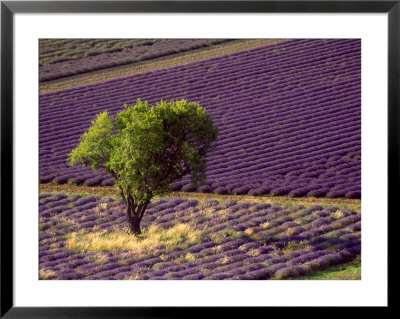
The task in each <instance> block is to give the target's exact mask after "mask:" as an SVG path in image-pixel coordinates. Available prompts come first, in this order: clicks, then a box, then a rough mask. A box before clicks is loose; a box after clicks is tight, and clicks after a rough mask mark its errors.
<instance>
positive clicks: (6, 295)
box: [0, 0, 400, 318]
mask: <svg viewBox="0 0 400 319" xmlns="http://www.w3.org/2000/svg"><path fill="white" fill-rule="evenodd" d="M67 12H68V13H91V12H93V13H105V12H107V13H118V12H137V13H142V12H161V13H166V12H168V13H178V12H183V13H192V12H195V13H198V12H204V13H213V12H246V13H255V12H269V13H295V12H297V13H299V12H307V13H308V12H309V13H311V12H312V13H327V12H329V13H346V12H348V13H357V12H359V13H387V14H388V45H389V47H388V67H389V69H388V76H389V77H388V107H389V109H388V115H389V116H388V137H389V138H388V150H389V153H388V159H389V161H388V207H389V209H388V212H387V213H388V218H390V220H392V217H391V216H390V215H393V214H395V213H398V212H399V211H400V210H399V202H398V198H397V197H398V190H399V189H400V187H399V186H400V178H399V177H400V172H399V155H400V148H399V144H400V129H399V128H400V126H399V124H398V123H399V122H400V116H399V115H400V103H399V102H400V55H399V52H400V32H399V31H400V1H363V0H360V1H310V0H309V1H281V0H276V1H273V0H272V1H1V243H0V244H1V247H0V251H1V281H0V284H1V291H0V292H1V312H0V316H1V318H3V317H5V318H109V317H112V318H153V317H155V318H159V317H164V318H176V317H185V318H186V317H187V318H190V317H192V316H193V314H196V315H207V316H209V315H213V316H225V315H226V314H227V313H226V309H224V308H216V309H215V308H214V309H210V308H197V309H196V310H195V311H194V309H192V308H190V307H184V308H179V307H170V308H159V307H154V308H143V307H122V308H121V307H119V308H115V307H87V308H82V307H59V308H48V307H32V308H25V307H15V306H14V303H13V293H14V291H13V231H12V229H13V218H12V216H13V214H12V212H13V160H14V159H13V54H14V52H13V17H14V14H15V13H67ZM380 213H382V214H383V213H385V212H380ZM389 225H392V227H393V222H392V223H388V228H390V227H389ZM388 233H390V234H392V232H390V229H388ZM389 244H390V241H389V238H388V247H389ZM388 256H389V255H388ZM389 261H390V259H389ZM389 284H390V280H388V286H389ZM32 293H34V292H32ZM390 305H391V302H390V298H389V299H388V307H384V309H389V308H390ZM291 310H292V311H293V312H295V311H296V312H295V313H296V315H299V314H300V313H302V312H304V313H305V312H306V311H308V310H307V309H304V308H296V309H295V308H293V307H292V308H291ZM248 311H249V310H248V309H246V308H240V309H235V314H237V315H245V314H247V315H248V314H249V313H248ZM333 311H335V310H333Z"/></svg>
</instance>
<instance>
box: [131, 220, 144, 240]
mask: <svg viewBox="0 0 400 319" xmlns="http://www.w3.org/2000/svg"><path fill="white" fill-rule="evenodd" d="M130 230H131V232H132V233H133V234H134V235H136V236H137V235H140V234H141V233H142V230H141V229H140V220H139V219H138V218H133V220H132V223H131V225H130Z"/></svg>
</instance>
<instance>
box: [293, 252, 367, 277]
mask: <svg viewBox="0 0 400 319" xmlns="http://www.w3.org/2000/svg"><path fill="white" fill-rule="evenodd" d="M294 279H297V280H361V257H357V258H356V259H354V260H353V261H351V262H348V263H345V264H342V265H338V266H334V267H330V268H328V269H325V270H322V271H316V272H313V273H311V274H309V275H306V276H302V277H299V278H294Z"/></svg>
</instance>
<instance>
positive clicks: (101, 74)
mask: <svg viewBox="0 0 400 319" xmlns="http://www.w3.org/2000/svg"><path fill="white" fill-rule="evenodd" d="M282 41H285V40H280V39H256V40H232V41H229V42H224V43H221V44H219V45H213V46H210V47H206V48H200V49H196V50H190V51H186V52H181V53H177V54H174V55H171V56H164V57H162V58H157V59H152V60H149V61H141V62H137V63H134V64H133V65H132V64H129V65H122V66H116V67H113V68H107V69H102V70H98V71H93V72H90V73H86V74H79V75H75V76H70V77H68V78H64V79H58V80H53V81H47V82H42V83H40V87H39V90H40V94H43V93H49V92H55V91H60V90H65V89H70V88H74V87H77V86H81V85H87V84H93V83H101V82H104V81H107V80H112V79H116V78H121V77H126V76H131V75H134V74H138V73H144V72H149V71H154V70H160V69H167V68H172V67H175V66H178V65H184V64H188V63H192V62H196V61H203V60H207V59H210V58H213V57H217V56H221V55H225V54H231V53H234V52H238V51H243V50H249V49H252V48H256V47H260V46H263V45H267V44H274V43H279V42H282Z"/></svg>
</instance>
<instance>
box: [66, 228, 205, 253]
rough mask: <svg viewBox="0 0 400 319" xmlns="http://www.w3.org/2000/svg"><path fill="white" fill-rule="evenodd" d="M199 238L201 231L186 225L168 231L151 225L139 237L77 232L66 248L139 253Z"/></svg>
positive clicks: (114, 233) (107, 232)
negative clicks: (119, 250) (118, 250)
mask: <svg viewBox="0 0 400 319" xmlns="http://www.w3.org/2000/svg"><path fill="white" fill-rule="evenodd" d="M200 236H201V231H200V230H196V229H193V228H192V227H190V225H188V224H177V225H175V226H173V227H171V228H168V229H165V228H161V227H157V226H154V225H151V226H150V227H149V228H147V229H145V230H144V231H143V233H142V235H140V236H134V235H132V234H129V233H127V232H122V231H98V232H84V231H77V232H73V233H69V234H68V236H67V243H66V247H67V248H68V249H74V250H77V251H80V252H86V251H91V252H99V251H110V250H114V249H122V250H131V251H135V252H140V251H143V250H153V249H155V248H156V247H159V246H160V245H162V246H163V247H169V246H173V245H177V244H181V243H194V242H196V241H197V240H198V239H199V238H200Z"/></svg>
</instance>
